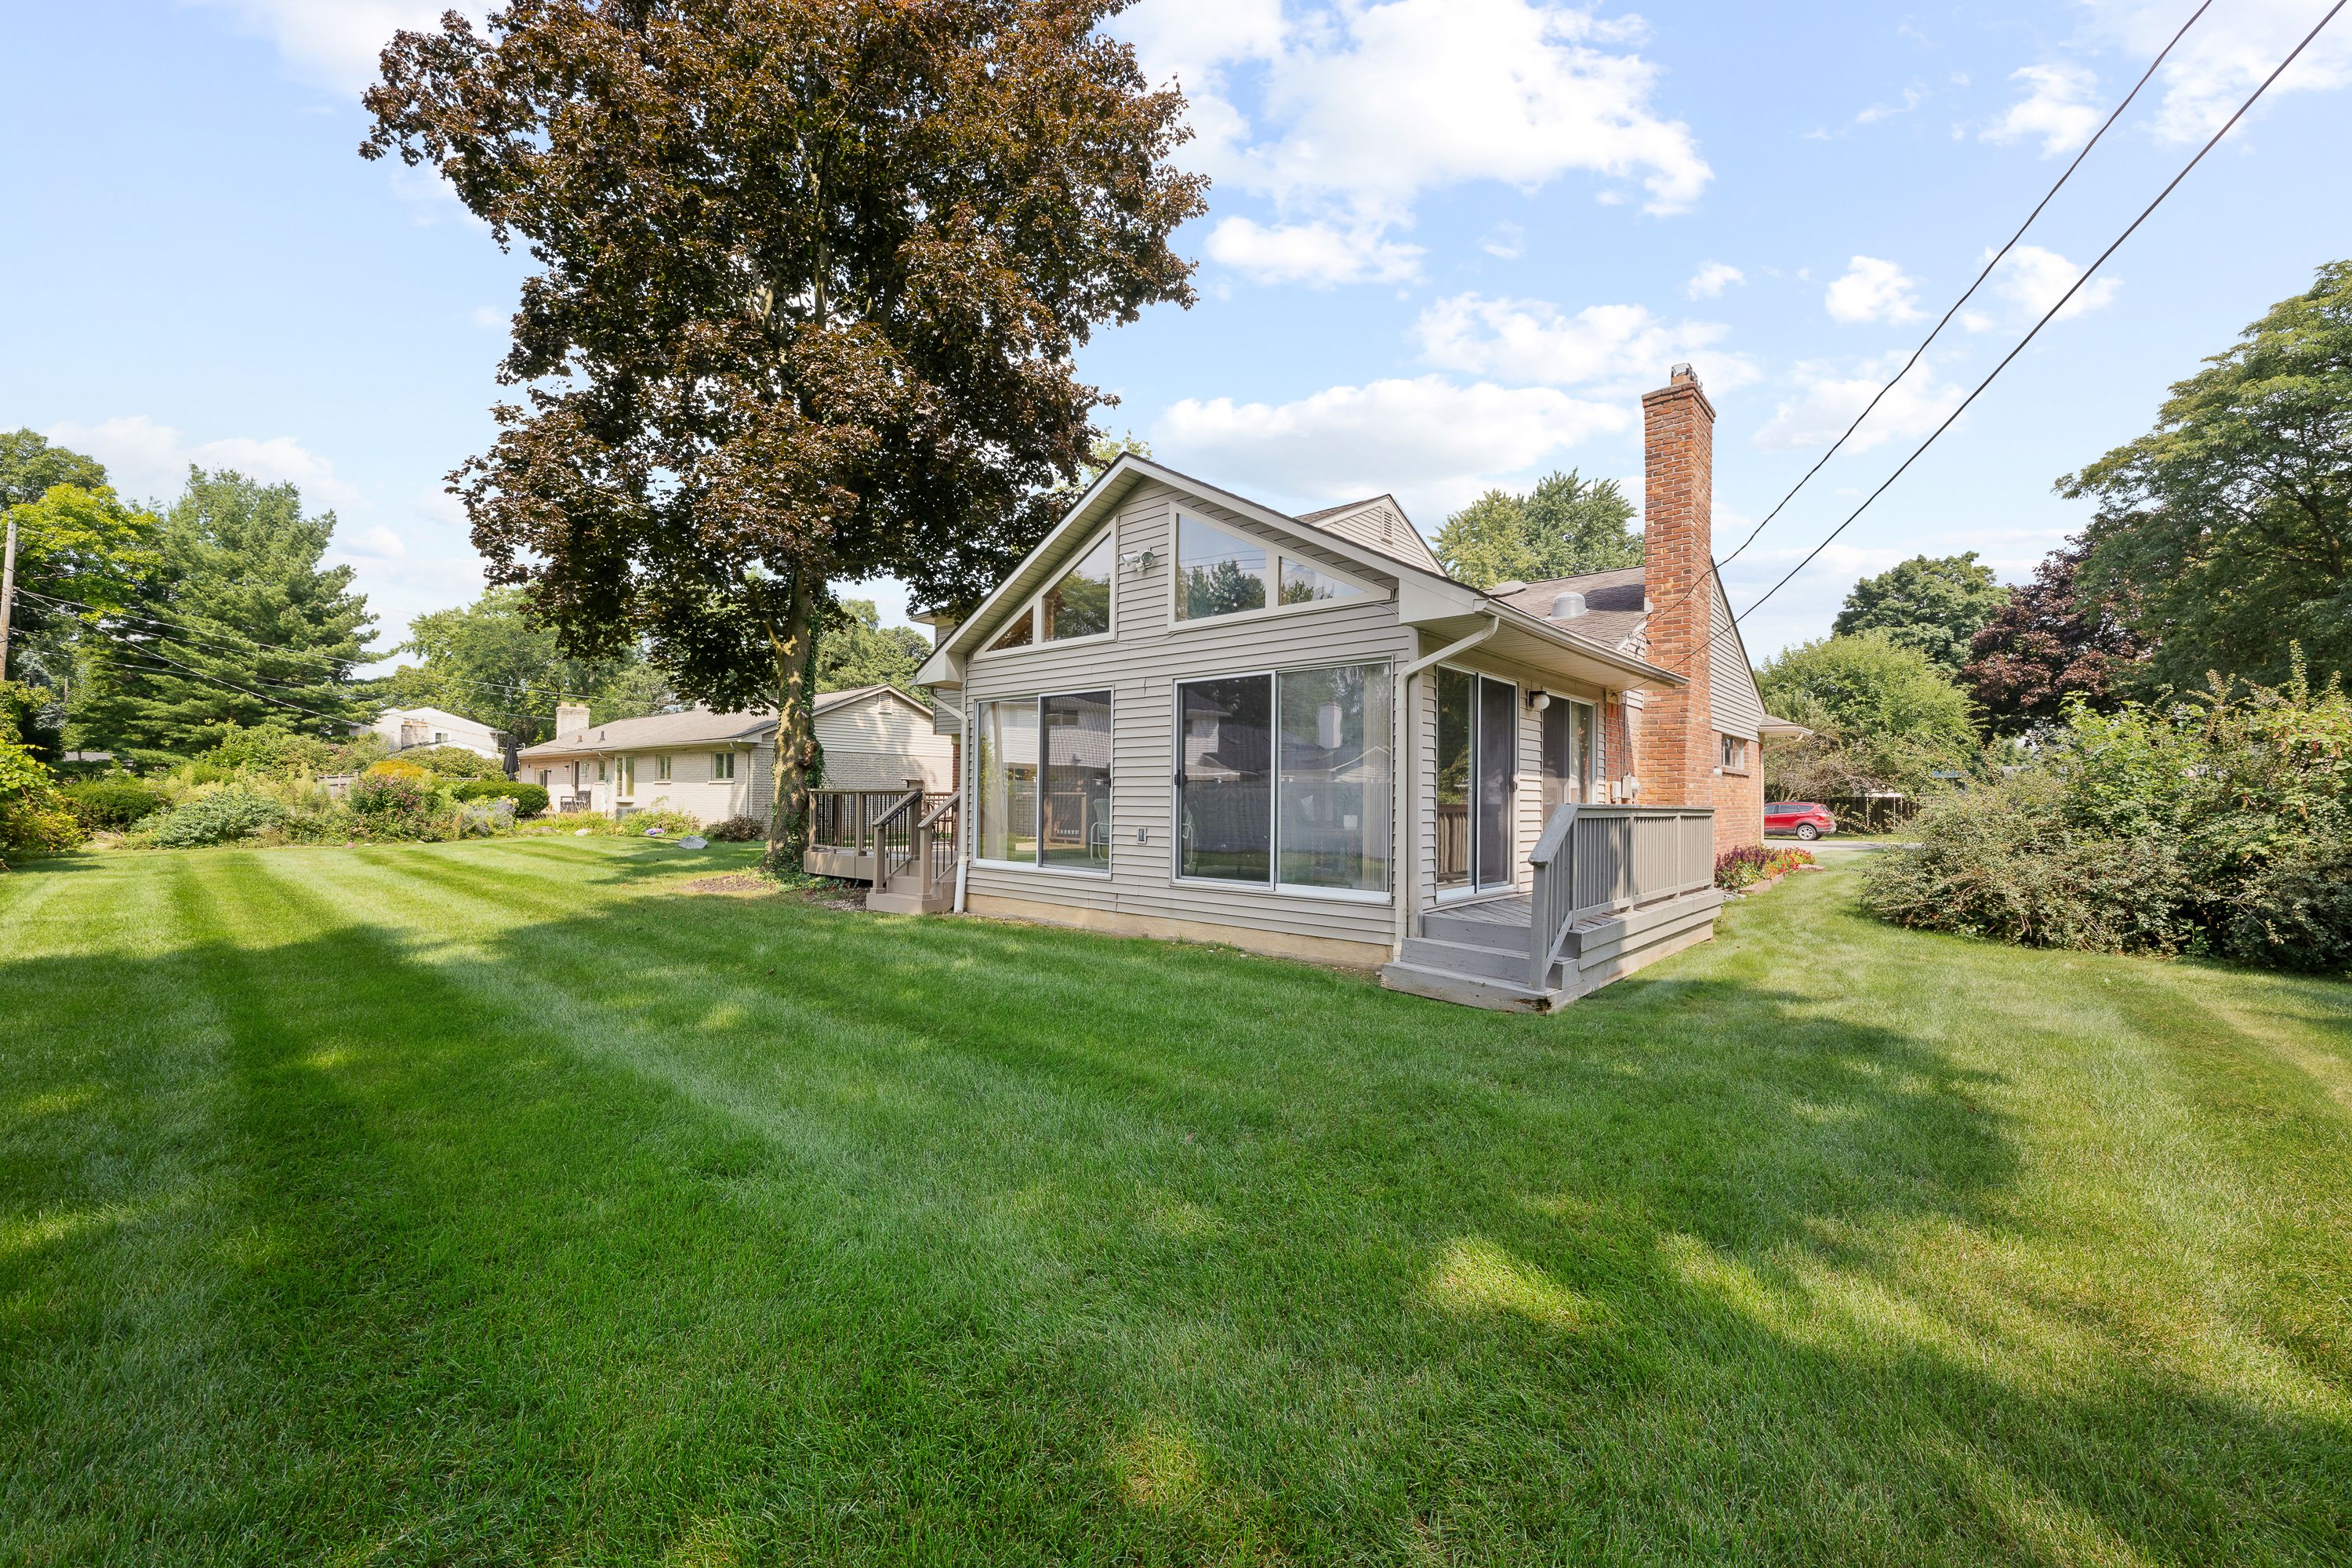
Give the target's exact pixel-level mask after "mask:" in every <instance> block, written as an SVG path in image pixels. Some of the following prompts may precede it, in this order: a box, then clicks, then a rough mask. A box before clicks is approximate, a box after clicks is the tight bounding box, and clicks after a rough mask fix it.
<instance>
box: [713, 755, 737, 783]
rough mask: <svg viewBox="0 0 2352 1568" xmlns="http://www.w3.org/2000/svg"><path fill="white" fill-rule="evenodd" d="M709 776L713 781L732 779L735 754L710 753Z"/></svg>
mask: <svg viewBox="0 0 2352 1568" xmlns="http://www.w3.org/2000/svg"><path fill="white" fill-rule="evenodd" d="M710 776H711V777H712V778H714V779H721V780H725V779H731V778H733V777H734V776H735V753H734V752H711V753H710Z"/></svg>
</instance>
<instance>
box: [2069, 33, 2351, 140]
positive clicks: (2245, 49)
mask: <svg viewBox="0 0 2352 1568" xmlns="http://www.w3.org/2000/svg"><path fill="white" fill-rule="evenodd" d="M2085 4H2086V5H2088V6H2089V9H2090V11H2091V14H2092V18H2093V27H2094V30H2095V32H2096V33H2097V34H2099V35H2100V36H2102V37H2104V38H2105V39H2106V40H2107V41H2109V42H2112V43H2114V44H2115V45H2116V46H2117V47H2119V48H2121V49H2122V50H2123V51H2124V52H2125V53H2126V54H2127V55H2131V56H2135V57H2137V58H2140V59H2146V58H2148V57H2150V56H2152V55H2154V54H2155V53H2156V51H2157V50H2158V49H2159V48H2161V47H2164V43H2165V40H2166V39H2168V38H2169V37H2172V35H2173V32H2174V30H2175V29H2177V28H2178V27H2179V26H2180V18H2179V16H2178V15H2177V14H2176V13H2177V11H2178V9H2179V7H2178V6H2177V5H2166V4H2163V3H2162V0H2085ZM2325 12H2326V0H2237V3H2236V4H2234V5H2231V7H2230V14H2229V16H2228V18H2227V19H2226V21H2224V22H2221V23H2218V24H2212V25H2208V24H2202V23H2200V25H2199V26H2196V27H2194V28H2191V29H2190V30H2189V36H2188V37H2186V38H2184V39H2182V40H2181V42H2180V47H2179V48H2177V49H2175V50H2174V51H2173V52H2172V55H2171V57H2170V58H2168V59H2167V60H2166V61H2165V63H2164V68H2163V69H2162V70H2161V71H2159V72H2158V73H2157V79H2158V81H2159V82H2161V83H2162V84H2163V88H2164V99H2163V102H2162V106H2161V108H2160V110H2159V111H2158V115H2157V121H2156V129H2157V133H2158V135H2159V136H2162V137H2164V138H2165V139H2167V140H2168V141H2173V142H2197V141H2202V140H2203V139H2204V138H2206V137H2208V136H2210V135H2211V134H2212V133H2213V132H2216V131H2218V130H2220V129H2221V125H2222V122H2223V121H2227V120H2228V119H2229V118H2230V116H2231V114H2232V113H2233V112H2235V110H2237V107H2238V105H2239V104H2240V103H2242V102H2243V101H2244V100H2245V98H2246V96H2247V95H2248V94H2249V93H2251V92H2252V91H2253V90H2254V88H2255V86H2256V85H2257V84H2258V83H2260V82H2261V81H2262V79H2263V78H2264V77H2266V76H2268V75H2270V73H2271V71H2272V70H2273V68H2276V66H2277V65H2278V63H2279V61H2281V60H2282V59H2284V58H2286V52H2287V51H2288V50H2289V49H2291V48H2293V47H2294V46H2295V43H2296V41H2297V40H2299V39H2300V38H2302V37H2303V36H2304V35H2305V33H2307V32H2309V31H2310V30H2311V26H2312V24H2314V23H2315V22H2316V21H2318V20H2319V18H2320V16H2322V15H2323V14H2324V13H2325ZM2347 84H2352V28H2347V27H2346V26H2343V25H2342V23H2341V21H2340V19H2339V21H2338V22H2337V24H2336V25H2335V26H2330V27H2329V28H2328V29H2327V30H2326V31H2325V32H2323V33H2321V34H2320V35H2319V37H2316V38H2314V39H2313V40H2312V42H2311V47H2309V48H2307V49H2305V50H2304V52H2303V56H2302V58H2299V59H2297V60H2296V61H2295V63H2294V66H2293V67H2292V68H2289V69H2288V71H2287V72H2286V74H2285V75H2284V76H2282V77H2280V78H2279V79H2278V85H2277V86H2275V87H2273V88H2272V89H2270V91H2269V93H2267V94H2266V95H2265V100H2266V101H2268V100H2275V99H2277V98H2279V97H2282V96H2284V94H2286V93H2290V92H2327V91H2333V90H2334V89H2338V88H2341V87H2344V86H2346V85H2347Z"/></svg>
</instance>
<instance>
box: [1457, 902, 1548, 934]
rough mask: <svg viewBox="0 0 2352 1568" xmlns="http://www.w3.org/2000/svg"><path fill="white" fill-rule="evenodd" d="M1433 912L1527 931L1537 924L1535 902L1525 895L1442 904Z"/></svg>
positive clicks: (1483, 923)
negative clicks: (1529, 927)
mask: <svg viewBox="0 0 2352 1568" xmlns="http://www.w3.org/2000/svg"><path fill="white" fill-rule="evenodd" d="M1432 912H1433V913H1435V914H1441V915H1446V916H1450V917H1452V918H1453V919H1454V920H1464V921H1477V922H1479V923H1480V924H1481V925H1494V926H1504V927H1509V928H1513V929H1516V930H1517V931H1526V930H1527V929H1528V926H1530V925H1532V924H1533V923H1535V918H1536V906H1535V900H1533V899H1530V898H1528V896H1527V895H1526V894H1525V893H1507V894H1505V895H1504V896H1503V897H1501V898H1498V899H1479V900H1475V901H1474V902H1465V903H1459V904H1440V905H1438V906H1437V907H1436V909H1435V910H1433V911H1432Z"/></svg>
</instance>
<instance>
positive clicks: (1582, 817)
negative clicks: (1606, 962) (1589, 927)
mask: <svg viewBox="0 0 2352 1568" xmlns="http://www.w3.org/2000/svg"><path fill="white" fill-rule="evenodd" d="M1528 864H1529V865H1531V866H1533V867H1534V868H1535V890H1534V893H1533V895H1532V898H1531V900H1530V901H1531V902H1532V904H1533V905H1534V911H1533V918H1532V919H1530V920H1529V921H1528V984H1529V985H1531V986H1534V987H1536V988H1537V989H1538V990H1540V989H1542V988H1543V986H1544V984H1545V981H1546V978H1547V977H1548V976H1549V974H1550V973H1551V966H1552V964H1553V963H1555V962H1557V961H1558V960H1559V950H1560V948H1561V946H1562V945H1563V944H1564V943H1565V942H1567V940H1568V933H1569V931H1570V929H1571V928H1573V927H1575V926H1576V925H1578V924H1579V923H1580V922H1582V921H1589V920H1593V919H1595V918H1597V917H1599V916H1601V915H1606V914H1615V913H1619V912H1621V911H1623V910H1635V909H1640V908H1641V907H1643V905H1645V904H1654V903H1657V902H1659V901H1660V900H1664V899H1673V898H1680V897H1682V896H1684V895H1685V894H1688V893H1695V892H1697V891H1699V890H1700V889H1705V888H1707V887H1711V886H1712V885H1713V884H1714V882H1715V812H1714V811H1713V809H1711V808H1710V807H1707V806H1703V805H1576V804H1575V803H1573V802H1570V804H1568V805H1562V806H1560V807H1559V809H1558V810H1556V811H1554V812H1553V813H1552V815H1551V820H1550V821H1549V822H1548V823H1546V824H1545V825H1544V830H1543V837H1541V838H1538V840H1537V841H1536V847H1535V852H1534V853H1533V854H1531V855H1529V856H1528Z"/></svg>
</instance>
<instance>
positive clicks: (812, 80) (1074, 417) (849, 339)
mask: <svg viewBox="0 0 2352 1568" xmlns="http://www.w3.org/2000/svg"><path fill="white" fill-rule="evenodd" d="M1121 3H1122V0H1054V3H1051V4H1037V3H1034V0H928V3H925V4H919V5H909V4H906V3H904V0H635V3H632V4H628V5H616V4H611V3H609V0H528V3H518V4H515V5H509V6H508V7H506V8H505V9H503V10H501V11H498V12H494V13H493V14H492V16H491V18H490V21H489V24H488V27H489V31H488V33H487V34H486V33H482V32H478V31H477V30H476V29H475V27H474V26H473V25H472V24H471V23H470V22H468V21H467V20H466V19H465V18H464V17H462V16H457V14H455V13H451V14H450V15H448V16H445V18H444V19H443V23H442V26H441V30H440V31H438V32H434V33H420V32H403V33H401V34H399V35H397V36H396V37H394V40H393V42H392V43H391V44H390V45H389V46H388V47H386V48H385V50H384V52H383V80H382V82H381V83H380V84H379V85H377V86H376V87H374V88H373V89H370V91H369V93H368V95H367V100H366V101H367V107H368V109H369V110H370V111H371V112H372V113H373V115H374V116H375V125H374V127H373V131H372V132H371V133H370V135H369V137H368V140H367V142H366V144H365V145H364V146H363V147H362V154H363V155H365V156H368V157H382V156H384V155H386V154H388V153H397V154H398V155H399V156H401V157H402V158H404V159H405V160H406V161H408V162H409V163H434V164H436V165H437V166H438V168H439V170H440V172H441V174H443V175H444V176H445V177H446V178H447V179H448V180H449V182H450V184H451V185H452V187H453V188H454V189H455V191H456V192H457V196H458V198H459V199H460V200H461V201H463V202H464V203H465V204H466V205H467V207H468V208H469V209H471V210H472V211H473V212H475V213H476V214H478V216H481V217H482V218H483V219H485V220H486V221H487V222H488V225H489V226H490V228H491V231H492V233H493V234H494V235H495V236H496V237H497V238H498V240H499V243H500V244H502V245H503V244H507V243H509V241H510V240H511V239H512V238H513V237H516V236H518V235H519V236H520V237H522V238H523V239H525V240H526V241H527V242H528V243H529V245H530V249H531V254H532V256H533V258H535V259H536V260H537V261H538V262H539V264H540V268H541V269H540V270H539V271H538V272H537V273H536V274H535V275H534V276H532V277H531V278H530V279H527V280H526V281H525V283H524V286H523V289H522V300H521V306H520V310H518V311H517V312H516V315H515V319H514V322H515V324H514V339H513V345H512V348H511V351H510V352H509V354H508V356H507V358H506V361H505V363H504V365H503V366H502V367H501V374H502V376H503V377H504V378H505V379H506V380H507V381H508V382H509V383H512V384H521V385H524V386H525V387H526V388H527V391H526V394H525V397H524V403H523V405H508V406H504V407H501V408H499V410H498V411H497V419H498V421H499V437H498V439H497V442H496V444H495V445H494V446H493V447H492V449H491V450H490V451H489V452H488V453H487V454H485V455H483V456H482V457H480V458H477V459H475V460H473V461H471V462H469V463H468V464H467V465H466V466H465V467H464V468H461V469H460V470H459V471H458V473H457V474H456V475H453V476H452V479H453V483H454V484H455V485H456V486H457V489H458V490H459V493H461V494H462V495H463V496H464V498H465V500H466V505H467V510H468V512H469V514H470V516H471V517H472V520H473V523H474V539H475V542H476V545H477V546H478V548H479V549H480V550H481V552H482V553H483V554H484V556H485V557H487V558H488V561H489V563H490V566H491V571H492V574H493V576H494V578H495V580H497V581H499V582H501V583H512V584H524V585H526V586H528V588H529V590H530V595H531V602H532V605H533V606H534V609H535V610H536V611H537V612H538V613H539V614H540V615H541V616H542V617H543V618H544V619H545V620H546V621H547V622H548V624H550V625H551V626H554V627H555V628H556V630H557V632H558V633H559V635H560V636H561V637H562V639H563V642H564V647H566V649H567V650H569V651H571V652H572V653H575V654H579V655H583V656H591V657H593V656H595V655H598V654H603V653H609V652H610V651H611V650H612V649H614V647H617V646H618V645H619V644H621V643H622V642H625V641H627V640H630V639H634V638H639V637H642V638H644V639H645V640H646V645H647V646H648V647H649V649H650V650H651V654H652V657H653V658H654V659H655V660H656V663H658V664H659V665H660V667H661V668H663V670H664V671H665V672H666V673H667V674H668V675H669V676H670V677H671V679H673V680H674V681H675V682H676V683H677V686H678V688H679V689H680V690H681V691H684V692H686V693H688V695H691V696H694V697H698V698H702V699H705V700H709V701H710V702H712V703H713V704H715V705H719V706H729V707H737V706H750V705H752V704H754V703H761V702H765V703H772V704H775V705H776V706H777V707H778V709H779V713H780V721H779V727H778V744H777V747H776V775H775V800H776V809H775V816H774V819H773V823H772V829H771V837H770V855H771V858H772V862H780V863H790V864H797V863H798V861H799V858H800V853H801V848H802V846H803V844H804V843H805V840H806V836H807V830H808V817H809V810H810V799H811V797H810V795H809V790H808V770H809V767H810V765H811V763H813V762H814V758H815V750H814V747H815V740H814V731H813V730H812V728H811V726H810V722H809V702H808V697H809V686H810V681H811V679H812V676H813V674H814V663H815V642H816V638H817V634H818V631H819V629H820V620H821V616H822V614H823V611H824V605H825V584H826V582H827V581H828V579H831V578H835V577H839V578H845V579H856V578H859V577H864V576H868V575H873V574H883V573H887V574H893V575H896V576H898V578H900V579H901V580H902V581H904V582H906V583H907V584H908V586H909V587H910V588H911V589H912V590H913V591H914V592H915V594H916V595H917V597H918V598H919V600H920V601H921V602H923V603H926V604H931V605H942V606H954V605H967V604H969V603H971V601H972V600H973V599H976V598H977V597H978V596H979V595H981V594H982V593H983V592H984V591H985V590H986V589H987V588H988V587H989V586H990V585H992V584H993V583H994V581H995V580H996V579H997V578H998V577H999V576H1000V575H1002V574H1003V572H1004V571H1005V570H1006V569H1007V568H1008V567H1009V566H1010V565H1011V563H1013V562H1014V561H1016V560H1017V559H1018V558H1019V557H1020V555H1021V554H1022V553H1023V552H1024V551H1025V550H1026V549H1027V548H1028V547H1029V546H1030V545H1031V544H1032V543H1034V542H1035V541H1036V540H1037V539H1038V538H1039V537H1040V536H1041V535H1042V533H1043V531H1044V530H1045V528H1046V527H1047V526H1048V524H1049V522H1050V520H1051V517H1052V513H1053V504H1052V503H1053V492H1054V489H1055V486H1056V485H1057V484H1058V483H1062V482H1066V481H1067V480H1069V479H1073V478H1075V477H1076V475H1077V474H1078V473H1079V472H1080V471H1081V469H1082V468H1083V467H1084V465H1085V463H1086V461H1087V456H1088V453H1089V449H1090V447H1091V445H1092V443H1093V442H1094V440H1095V439H1096V437H1097V436H1098V435H1099V434H1100V432H1098V431H1097V429H1096V428H1095V427H1094V426H1093V425H1092V423H1091V416H1092V414H1093V411H1094V410H1096V409H1097V408H1098V407H1100V406H1102V405H1104V404H1105V403H1107V402H1108V399H1107V398H1106V397H1105V396H1104V395H1103V394H1102V393H1101V392H1100V391H1099V390H1098V389H1097V388H1095V387H1093V386H1089V385H1087V384H1085V383H1084V382H1081V381H1080V380H1079V379H1078V378H1077V375H1076V370H1075V365H1074V359H1073V356H1074V354H1075V352H1076V349H1077V347H1078V346H1079V345H1080V344H1082V343H1084V342H1086V341H1087V338H1088V337H1089V336H1090V335H1091V333H1092V332H1093V331H1094V330H1095V328H1096V327H1097V326H1098V325H1100V324H1102V323H1105V322H1112V321H1131V320H1133V319H1134V318H1135V316H1136V315H1137V314H1138V313H1139V312H1140V310H1142V309H1143V308H1144V307H1145V306H1147V305H1150V304H1153V303H1156V302H1160V301H1165V300H1175V301H1179V302H1185V303H1189V302H1190V300H1191V299H1192V289H1191V286H1190V284H1189V282H1188V281H1187V279H1188V278H1189V275H1190V271H1191V268H1190V265H1189V264H1188V263H1186V262H1185V261H1183V260H1182V259H1181V258H1178V257H1177V256H1176V255H1175V254H1174V253H1173V252H1172V251H1171V249H1170V248H1169V246H1168V239H1169V237H1170V236H1171V234H1172V233H1173V232H1174V230H1175V229H1176V228H1177V226H1180V225H1181V224H1182V223H1183V222H1185V221H1186V220H1187V219H1189V218H1192V217H1193V216H1198V215H1199V214H1200V213H1201V212H1202V210H1204V204H1203V202H1202V195H1201V193H1202V187H1203V185H1204V183H1205V182H1204V181H1203V180H1202V178H1201V177H1199V176H1197V175H1192V174H1183V173H1181V172H1180V171H1178V170H1177V169H1175V168H1174V167H1173V166H1172V164H1171V163H1170V162H1169V161H1168V155H1169V154H1170V153H1171V151H1172V150H1173V149H1174V147H1175V146H1176V144H1177V143H1178V142H1180V141H1181V139H1182V137H1183V136H1184V134H1185V132H1184V130H1183V121H1182V114H1183V100H1182V97H1181V94H1179V93H1178V92H1176V91H1174V90H1173V89H1169V90H1163V91H1153V90H1151V89H1150V87H1149V85H1148V84H1147V83H1146V81H1145V80H1144V78H1143V76H1142V74H1141V72H1140V71H1139V69H1138V68H1137V66H1136V63H1135V58H1134V53H1133V51H1132V50H1131V49H1130V48H1129V47H1128V46H1127V45H1125V44H1123V43H1120V42H1118V41H1117V40H1115V39H1113V38H1111V37H1108V36H1107V35H1105V34H1103V33H1101V32H1099V31H1098V30H1097V25H1098V24H1099V23H1101V22H1103V21H1105V20H1106V19H1108V17H1109V16H1112V15H1113V14H1114V13H1115V12H1116V11H1117V10H1118V9H1119V6H1120V5H1121Z"/></svg>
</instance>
